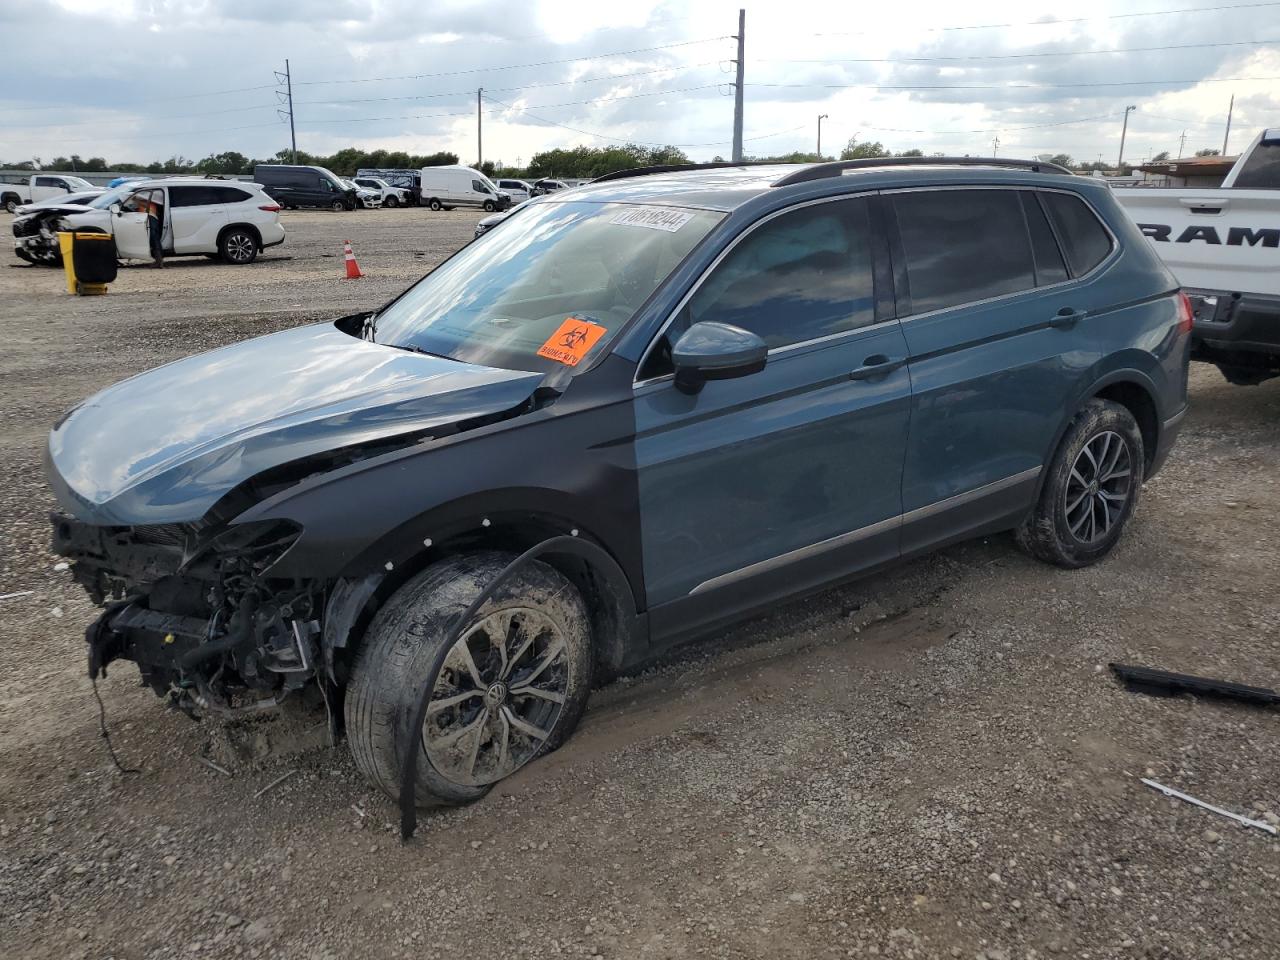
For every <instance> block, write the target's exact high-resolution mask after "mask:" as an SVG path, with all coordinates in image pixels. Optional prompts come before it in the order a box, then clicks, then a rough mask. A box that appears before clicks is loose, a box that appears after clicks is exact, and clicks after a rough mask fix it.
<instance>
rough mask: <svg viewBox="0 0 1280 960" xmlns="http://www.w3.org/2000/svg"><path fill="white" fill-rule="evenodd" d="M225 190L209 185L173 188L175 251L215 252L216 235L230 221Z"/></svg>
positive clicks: (171, 208) (171, 212)
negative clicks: (224, 197) (224, 195)
mask: <svg viewBox="0 0 1280 960" xmlns="http://www.w3.org/2000/svg"><path fill="white" fill-rule="evenodd" d="M224 192H225V191H224V190H223V189H222V188H219V187H206V186H173V187H170V188H169V225H170V229H171V230H172V236H173V252H174V253H212V252H213V250H214V249H215V247H214V246H213V243H214V238H216V236H217V234H218V230H219V229H220V228H221V227H222V225H223V224H225V223H226V222H227V212H226V204H225V201H224V199H223V196H222V195H223V193H224ZM236 192H237V193H242V192H243V191H236Z"/></svg>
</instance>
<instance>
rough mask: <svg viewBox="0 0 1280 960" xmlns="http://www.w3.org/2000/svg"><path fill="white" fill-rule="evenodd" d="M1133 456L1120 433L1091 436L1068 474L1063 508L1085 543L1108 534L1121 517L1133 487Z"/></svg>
mask: <svg viewBox="0 0 1280 960" xmlns="http://www.w3.org/2000/svg"><path fill="white" fill-rule="evenodd" d="M1132 483H1133V479H1132V457H1131V454H1130V452H1129V444H1128V443H1127V442H1126V441H1125V439H1124V438H1123V437H1122V436H1120V434H1118V433H1115V432H1114V431H1111V430H1107V431H1105V432H1103V433H1099V434H1098V435H1096V436H1094V437H1091V438H1090V439H1089V442H1088V443H1086V444H1085V445H1084V446H1083V447H1082V448H1081V450H1080V453H1079V454H1077V455H1076V460H1075V463H1073V464H1072V465H1071V473H1070V474H1069V475H1068V477H1067V484H1066V492H1065V493H1064V494H1063V508H1064V511H1065V514H1066V518H1067V529H1068V530H1070V531H1071V535H1072V536H1073V537H1075V538H1076V540H1078V541H1080V542H1081V543H1096V542H1097V541H1099V540H1101V539H1102V538H1104V537H1106V536H1107V534H1109V533H1110V532H1111V529H1112V528H1113V527H1114V526H1115V525H1116V523H1117V522H1118V521H1119V519H1120V514H1121V513H1122V512H1123V511H1124V508H1125V504H1126V503H1128V501H1129V495H1130V492H1131V490H1132Z"/></svg>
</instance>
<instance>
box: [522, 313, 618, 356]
mask: <svg viewBox="0 0 1280 960" xmlns="http://www.w3.org/2000/svg"><path fill="white" fill-rule="evenodd" d="M606 332H607V331H606V330H605V328H604V327H602V326H600V324H598V323H592V322H591V321H590V320H582V319H580V318H578V317H565V321H564V323H562V324H560V329H559V330H557V331H556V332H555V333H553V334H552V335H551V336H550V338H549V339H548V340H547V342H546V343H544V344H543V345H542V346H541V347H539V348H538V356H540V357H546V358H547V359H548V360H556V361H558V362H560V363H563V364H564V365H565V366H566V367H576V366H577V365H578V362H579V361H580V360H581V359H582V358H583V357H585V356H586V355H587V354H588V353H590V352H591V348H592V347H594V346H595V345H596V343H597V342H598V341H599V340H600V338H601V337H603V336H604V335H605V333H606Z"/></svg>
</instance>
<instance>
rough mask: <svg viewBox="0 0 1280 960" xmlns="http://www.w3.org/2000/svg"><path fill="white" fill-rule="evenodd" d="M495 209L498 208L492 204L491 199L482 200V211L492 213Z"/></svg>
mask: <svg viewBox="0 0 1280 960" xmlns="http://www.w3.org/2000/svg"><path fill="white" fill-rule="evenodd" d="M497 209H498V208H497V207H496V206H494V204H493V201H492V200H486V201H485V202H484V211H485V213H493V211H494V210H497Z"/></svg>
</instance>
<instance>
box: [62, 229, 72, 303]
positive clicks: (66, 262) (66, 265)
mask: <svg viewBox="0 0 1280 960" xmlns="http://www.w3.org/2000/svg"><path fill="white" fill-rule="evenodd" d="M75 242H76V238H75V234H74V233H71V232H70V231H68V230H59V231H58V249H59V250H60V251H61V252H62V272H63V273H65V274H66V275H67V293H75V292H76V258H75V257H74V256H72V252H71V251H72V247H74V246H75Z"/></svg>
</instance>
